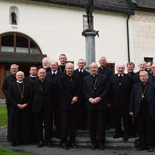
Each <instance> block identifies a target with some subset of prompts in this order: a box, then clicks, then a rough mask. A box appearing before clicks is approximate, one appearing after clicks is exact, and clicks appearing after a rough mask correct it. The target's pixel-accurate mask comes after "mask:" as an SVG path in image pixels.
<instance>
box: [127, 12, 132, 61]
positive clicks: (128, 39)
mask: <svg viewBox="0 0 155 155" xmlns="http://www.w3.org/2000/svg"><path fill="white" fill-rule="evenodd" d="M130 16H131V15H128V17H127V20H126V27H127V46H128V62H130V38H129V37H130V36H129V19H130Z"/></svg>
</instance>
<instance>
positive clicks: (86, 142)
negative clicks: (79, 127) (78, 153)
mask: <svg viewBox="0 0 155 155" xmlns="http://www.w3.org/2000/svg"><path fill="white" fill-rule="evenodd" d="M135 139H136V138H130V139H129V140H128V141H127V142H124V141H123V140H122V138H117V139H113V138H112V137H106V141H105V147H107V148H133V147H134V146H135V144H134V142H135ZM52 142H53V143H54V144H59V143H60V139H57V138H52ZM76 144H77V145H78V146H85V147H87V146H88V147H89V146H91V142H90V138H89V137H82V136H77V137H76Z"/></svg>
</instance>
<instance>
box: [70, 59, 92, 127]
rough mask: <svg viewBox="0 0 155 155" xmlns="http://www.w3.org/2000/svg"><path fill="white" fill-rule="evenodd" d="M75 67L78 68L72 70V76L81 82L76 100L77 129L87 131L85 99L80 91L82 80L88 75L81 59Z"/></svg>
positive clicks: (84, 63) (81, 90)
mask: <svg viewBox="0 0 155 155" xmlns="http://www.w3.org/2000/svg"><path fill="white" fill-rule="evenodd" d="M77 65H78V68H77V69H76V70H74V72H73V74H74V75H77V76H78V77H79V79H80V82H81V84H80V86H81V87H80V94H79V98H78V113H79V114H80V115H78V129H87V111H86V104H85V102H86V99H85V96H84V92H83V89H82V83H83V79H84V78H85V77H86V76H88V75H90V73H89V72H87V71H86V70H85V69H84V67H85V65H86V62H85V61H84V60H83V59H79V60H78V63H77Z"/></svg>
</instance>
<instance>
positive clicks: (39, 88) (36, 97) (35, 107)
mask: <svg viewBox="0 0 155 155" xmlns="http://www.w3.org/2000/svg"><path fill="white" fill-rule="evenodd" d="M45 77H46V71H45V69H43V68H41V69H39V70H38V80H37V81H35V82H34V85H33V104H32V111H33V112H34V120H35V125H36V137H37V140H38V144H37V147H38V148H39V147H42V146H43V144H44V142H45V144H46V145H47V146H48V147H52V143H51V137H52V125H51V122H52V91H53V90H52V84H51V83H50V82H49V81H47V80H46V79H45ZM43 124H44V126H43ZM43 127H44V131H45V132H43ZM43 133H45V136H44V135H43Z"/></svg>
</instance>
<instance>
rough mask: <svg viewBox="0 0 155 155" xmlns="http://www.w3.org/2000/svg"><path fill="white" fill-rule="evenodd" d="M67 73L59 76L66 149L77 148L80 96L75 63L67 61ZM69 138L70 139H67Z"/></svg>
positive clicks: (62, 129)
mask: <svg viewBox="0 0 155 155" xmlns="http://www.w3.org/2000/svg"><path fill="white" fill-rule="evenodd" d="M65 70H66V74H64V75H63V76H61V77H60V78H59V87H60V93H61V101H60V110H61V142H60V145H61V147H62V148H64V149H68V148H69V147H72V148H77V146H76V145H75V138H76V128H77V116H78V115H77V101H78V96H79V90H80V89H79V88H80V82H79V78H78V76H76V75H73V71H74V65H73V64H72V63H67V64H66V67H65ZM68 138H69V141H67V139H68Z"/></svg>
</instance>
